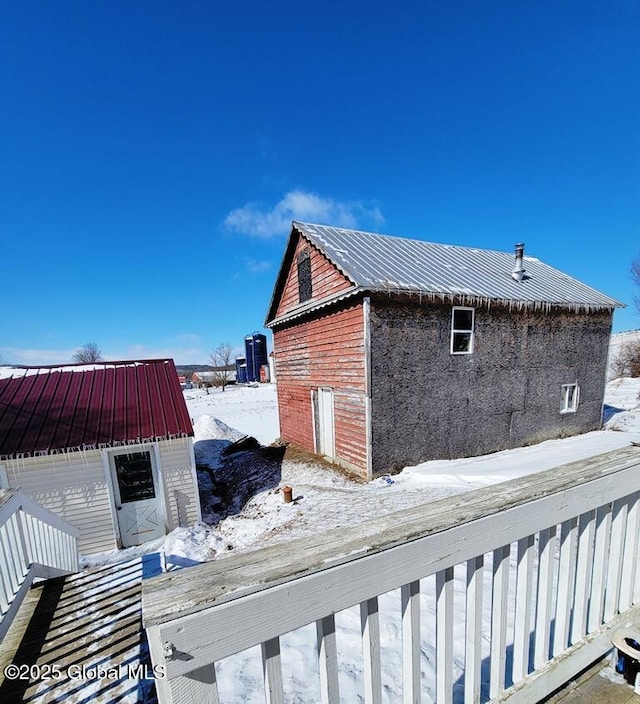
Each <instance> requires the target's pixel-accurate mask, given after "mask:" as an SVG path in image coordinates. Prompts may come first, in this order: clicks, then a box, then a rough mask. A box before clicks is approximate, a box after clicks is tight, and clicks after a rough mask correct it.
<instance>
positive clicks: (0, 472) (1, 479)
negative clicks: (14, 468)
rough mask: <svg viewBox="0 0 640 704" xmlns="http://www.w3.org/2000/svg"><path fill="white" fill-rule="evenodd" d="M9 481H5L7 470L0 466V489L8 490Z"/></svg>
mask: <svg viewBox="0 0 640 704" xmlns="http://www.w3.org/2000/svg"><path fill="white" fill-rule="evenodd" d="M8 488H9V480H8V479H7V470H6V469H5V467H4V465H3V464H0V489H8Z"/></svg>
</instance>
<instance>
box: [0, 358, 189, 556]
mask: <svg viewBox="0 0 640 704" xmlns="http://www.w3.org/2000/svg"><path fill="white" fill-rule="evenodd" d="M9 371H10V373H11V376H8V377H6V378H2V379H0V485H3V486H9V487H21V488H22V490H23V491H24V492H25V493H26V494H28V495H30V496H31V497H32V498H33V499H35V500H36V501H37V502H38V503H39V504H41V505H42V506H44V507H45V508H48V509H49V510H51V511H53V512H54V513H57V514H58V515H60V516H61V517H62V518H64V519H65V520H67V521H68V522H69V523H71V524H72V525H74V526H76V527H77V528H78V529H79V531H80V535H79V538H78V546H79V549H80V551H81V552H82V553H85V554H88V553H95V552H100V551H104V550H111V549H114V548H119V547H130V546H132V545H138V544H141V543H143V542H146V541H148V540H153V539H156V538H160V537H162V536H163V535H165V534H166V533H167V532H169V531H171V530H173V529H174V528H176V527H177V526H179V525H189V524H192V523H194V522H195V521H197V520H200V518H201V511H200V502H199V498H198V490H197V480H196V471H195V459H194V452H193V427H192V424H191V419H190V418H189V414H188V411H187V407H186V404H185V401H184V396H183V394H182V391H181V389H180V383H179V381H178V375H177V373H176V368H175V365H174V363H173V360H171V359H153V360H141V361H125V362H105V363H94V364H87V365H74V366H48V367H20V368H13V369H11V370H9ZM5 375H6V371H5Z"/></svg>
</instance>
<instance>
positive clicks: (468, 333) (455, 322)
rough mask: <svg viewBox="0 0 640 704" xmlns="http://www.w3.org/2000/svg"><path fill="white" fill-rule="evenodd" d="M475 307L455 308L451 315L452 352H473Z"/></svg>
mask: <svg viewBox="0 0 640 704" xmlns="http://www.w3.org/2000/svg"><path fill="white" fill-rule="evenodd" d="M473 314H474V311H473V308H454V309H453V314H452V317H451V354H471V353H472V352H473V317H474V315H473Z"/></svg>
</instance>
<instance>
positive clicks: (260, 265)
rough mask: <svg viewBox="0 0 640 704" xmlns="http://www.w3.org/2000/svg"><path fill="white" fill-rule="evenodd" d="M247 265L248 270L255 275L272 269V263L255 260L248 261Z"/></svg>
mask: <svg viewBox="0 0 640 704" xmlns="http://www.w3.org/2000/svg"><path fill="white" fill-rule="evenodd" d="M245 264H246V265H247V269H248V270H249V271H250V272H252V273H253V274H260V273H262V272H263V271H269V269H271V262H267V261H260V262H259V261H256V260H255V259H247V260H246V262H245Z"/></svg>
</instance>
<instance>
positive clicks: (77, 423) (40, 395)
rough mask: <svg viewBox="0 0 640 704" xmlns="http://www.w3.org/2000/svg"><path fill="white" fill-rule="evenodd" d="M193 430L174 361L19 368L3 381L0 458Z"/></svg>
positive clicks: (167, 435)
mask: <svg viewBox="0 0 640 704" xmlns="http://www.w3.org/2000/svg"><path fill="white" fill-rule="evenodd" d="M185 435H193V426H192V425H191V419H190V418H189V413H188V411H187V406H186V404H185V401H184V396H183V395H182V390H181V389H180V383H179V382H178V375H177V372H176V368H175V365H174V363H173V360H171V359H151V360H141V361H127V362H100V363H95V364H89V365H74V366H50V367H21V368H19V369H17V370H16V374H15V375H14V376H11V377H9V378H7V379H0V458H2V457H11V456H15V455H19V454H24V455H31V454H36V453H45V452H51V451H59V450H65V449H79V448H91V447H96V446H100V445H119V444H122V443H130V442H136V441H138V442H143V441H148V440H155V439H164V438H170V437H179V436H185Z"/></svg>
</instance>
